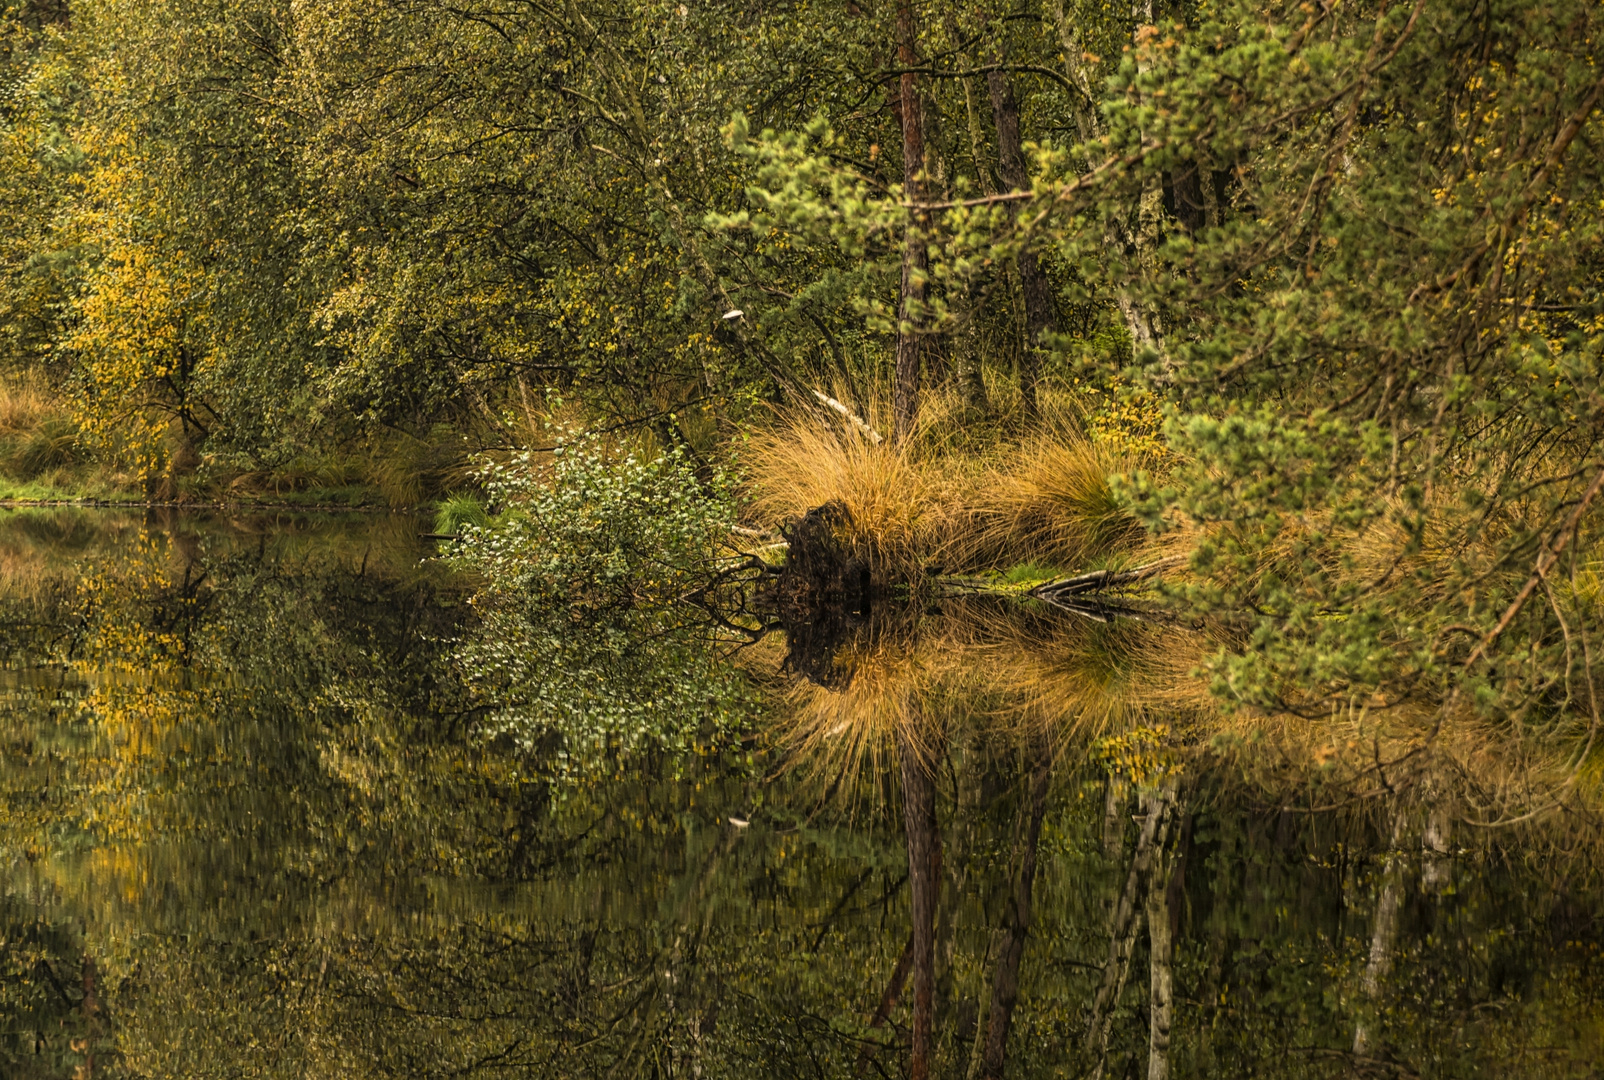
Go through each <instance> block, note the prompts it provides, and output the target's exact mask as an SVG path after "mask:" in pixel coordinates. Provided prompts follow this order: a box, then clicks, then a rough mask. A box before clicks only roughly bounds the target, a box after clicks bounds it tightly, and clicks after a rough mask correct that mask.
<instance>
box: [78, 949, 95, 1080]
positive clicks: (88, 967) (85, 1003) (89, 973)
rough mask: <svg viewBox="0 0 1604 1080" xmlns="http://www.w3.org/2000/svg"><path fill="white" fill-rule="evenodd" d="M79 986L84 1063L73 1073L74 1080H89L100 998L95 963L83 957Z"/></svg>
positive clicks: (91, 1071) (93, 1058) (93, 1065)
mask: <svg viewBox="0 0 1604 1080" xmlns="http://www.w3.org/2000/svg"><path fill="white" fill-rule="evenodd" d="M80 972H81V975H80V981H79V986H80V988H81V989H82V990H83V998H82V999H81V1000H80V1001H79V1002H78V1011H79V1012H80V1013H81V1014H82V1016H83V1020H84V1063H83V1064H82V1065H80V1066H79V1067H78V1068H77V1069H75V1070H74V1071H73V1077H74V1080H91V1078H92V1077H93V1076H94V1075H95V1043H96V1041H97V1040H98V1039H99V1037H100V996H99V994H98V993H97V992H96V986H95V961H94V958H92V957H90V956H88V955H85V956H84V959H83V967H82V968H81V969H80Z"/></svg>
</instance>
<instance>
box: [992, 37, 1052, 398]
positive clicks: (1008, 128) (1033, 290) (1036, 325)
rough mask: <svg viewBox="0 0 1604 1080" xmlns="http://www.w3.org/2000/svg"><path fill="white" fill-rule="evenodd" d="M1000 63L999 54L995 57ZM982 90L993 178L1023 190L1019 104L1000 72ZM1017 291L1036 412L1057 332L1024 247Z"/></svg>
mask: <svg viewBox="0 0 1604 1080" xmlns="http://www.w3.org/2000/svg"><path fill="white" fill-rule="evenodd" d="M996 61H997V62H998V63H1001V62H1002V53H1001V51H999V52H998V54H997V56H996ZM986 89H987V91H988V92H989V93H990V95H991V116H992V121H993V123H994V124H995V125H996V127H997V176H998V178H999V179H1000V180H1001V181H1002V183H1003V186H1004V187H1005V188H1008V189H1009V190H1012V191H1025V190H1028V189H1029V187H1030V175H1029V173H1028V172H1027V171H1026V169H1025V152H1024V148H1023V144H1022V143H1021V142H1020V138H1019V103H1018V101H1016V100H1015V98H1014V88H1013V85H1012V84H1011V83H1009V81H1008V76H1007V75H1006V74H1005V73H1004V72H1002V71H990V72H987V73H986ZM1016 265H1017V266H1018V267H1019V285H1020V291H1021V292H1022V293H1023V294H1024V298H1025V346H1024V348H1023V349H1022V350H1021V351H1020V354H1019V392H1020V394H1021V395H1022V396H1023V397H1024V400H1025V411H1026V412H1027V413H1030V414H1034V413H1035V412H1036V385H1037V383H1038V382H1040V380H1041V349H1042V340H1041V338H1042V334H1044V333H1046V332H1048V331H1051V330H1055V329H1057V325H1058V316H1057V313H1056V312H1055V311H1054V310H1053V292H1052V286H1051V285H1050V284H1049V282H1048V281H1047V275H1046V274H1045V273H1044V272H1043V271H1042V268H1041V264H1040V263H1039V262H1038V261H1037V259H1036V253H1035V252H1034V251H1031V250H1029V249H1028V248H1026V249H1023V250H1021V251H1020V252H1019V256H1018V259H1017V260H1016Z"/></svg>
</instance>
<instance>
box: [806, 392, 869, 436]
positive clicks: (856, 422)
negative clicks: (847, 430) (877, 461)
mask: <svg viewBox="0 0 1604 1080" xmlns="http://www.w3.org/2000/svg"><path fill="white" fill-rule="evenodd" d="M813 396H814V397H816V398H818V399H819V400H820V401H821V402H823V403H824V404H825V405H827V406H829V407H830V408H832V409H834V410H835V411H836V412H838V413H840V414H841V415H842V416H844V417H846V419H847V422H848V423H850V424H851V425H852V426H853V427H855V428H857V429H858V432H859V434H861V435H862V436H863V437H864V438H866V439H868V440H869V441H870V442H872V443H874V444H875V445H876V446H879V445H880V443H881V442H882V441H883V439H882V437H881V435H880V433H879V432H878V431H876V430H874V428H872V427H870V426H869V425H868V423H867V422H866V421H865V420H864V419H863V417H861V416H859V415H858V414H857V413H855V412H853V411H852V410H851V409H849V408H847V407H846V406H845V405H843V404H841V403H840V402H839V401H837V400H836V399H835V398H833V397H831V396H830V395H829V394H826V393H824V392H823V391H822V390H815V391H813Z"/></svg>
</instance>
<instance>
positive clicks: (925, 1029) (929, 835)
mask: <svg viewBox="0 0 1604 1080" xmlns="http://www.w3.org/2000/svg"><path fill="white" fill-rule="evenodd" d="M897 751H898V756H899V757H900V758H901V765H902V811H903V827H904V830H905V831H906V833H907V839H908V892H909V894H910V897H911V903H910V904H909V907H910V909H911V914H912V918H913V950H912V952H913V1047H912V1050H911V1052H910V1057H909V1063H908V1076H909V1080H926V1078H927V1077H929V1075H930V1045H931V1041H932V1037H933V1035H934V1028H935V1023H934V1019H935V993H936V897H937V894H938V893H939V891H940V889H941V838H940V835H939V833H938V831H937V825H936V784H935V778H934V777H933V776H932V775H931V774H930V770H929V768H928V767H927V766H926V764H925V761H924V760H923V758H922V757H921V756H920V755H919V751H918V749H917V748H916V747H915V746H914V745H913V744H912V743H911V742H910V741H909V737H908V736H907V735H906V734H902V735H899V737H898V744H897Z"/></svg>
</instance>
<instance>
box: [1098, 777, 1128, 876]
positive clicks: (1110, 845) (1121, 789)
mask: <svg viewBox="0 0 1604 1080" xmlns="http://www.w3.org/2000/svg"><path fill="white" fill-rule="evenodd" d="M1130 797H1131V785H1130V782H1129V781H1127V780H1125V779H1124V778H1122V777H1119V776H1110V777H1109V778H1108V783H1107V784H1105V785H1104V787H1103V855H1104V856H1105V857H1107V858H1110V859H1115V858H1118V857H1119V855H1120V852H1121V850H1122V849H1123V848H1124V847H1125V826H1126V825H1127V824H1128V823H1129V822H1130V819H1129V818H1127V817H1126V816H1125V807H1126V804H1127V803H1129V802H1130Z"/></svg>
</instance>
